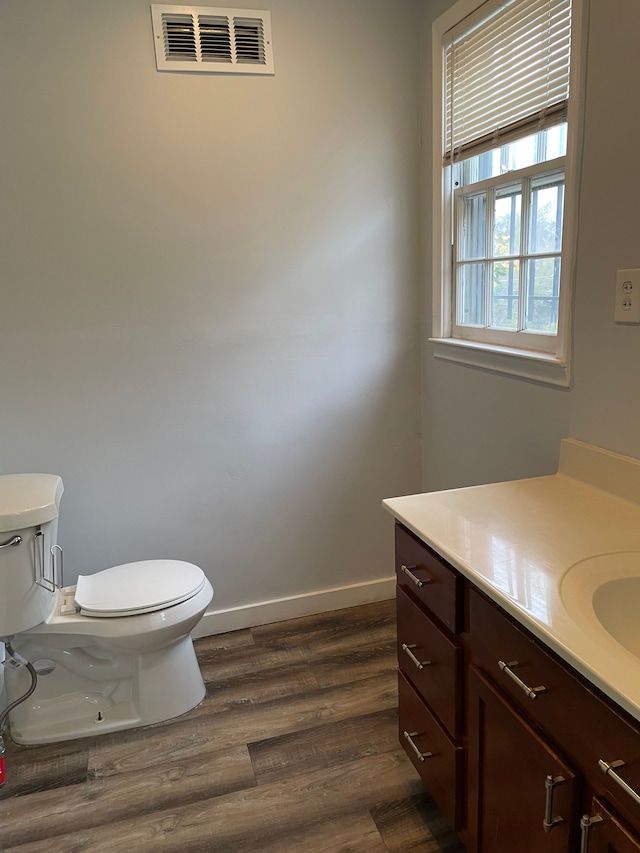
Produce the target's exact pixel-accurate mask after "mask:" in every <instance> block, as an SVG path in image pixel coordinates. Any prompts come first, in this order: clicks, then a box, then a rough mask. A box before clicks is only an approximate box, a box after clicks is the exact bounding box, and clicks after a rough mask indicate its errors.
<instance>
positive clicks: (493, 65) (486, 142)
mask: <svg viewBox="0 0 640 853" xmlns="http://www.w3.org/2000/svg"><path fill="white" fill-rule="evenodd" d="M580 11H581V0H506V2H505V0H488V2H484V3H480V2H479V0H460V2H458V3H456V4H455V5H454V6H453V7H452V8H451V9H450V10H449V11H448V12H447V13H446V14H445V15H444V16H442V18H440V19H438V21H436V22H435V24H434V96H435V97H434V104H435V111H434V330H433V337H432V339H431V340H432V343H433V346H434V352H435V355H436V356H438V357H441V358H447V359H449V360H453V361H459V362H463V363H470V364H475V365H478V366H482V367H486V368H488V369H492V370H499V371H503V372H507V373H512V374H516V375H522V376H525V377H527V378H531V379H537V380H540V381H544V382H550V383H552V384H557V385H568V384H569V379H570V373H569V363H568V354H569V328H570V326H569V316H568V313H569V308H570V296H571V279H572V259H573V245H574V243H575V208H576V198H575V195H576V192H575V191H576V187H577V185H578V181H577V179H576V175H577V159H578V157H577V154H578V151H579V146H578V141H579V136H580V135H579V133H578V114H579V109H578V108H579V103H578V101H579V99H578V97H577V96H576V92H579V91H580V87H579V86H578V85H577V84H576V80H577V79H579V77H578V75H579V73H580V69H579V68H578V65H579V64H580V62H579V59H580V56H579V52H578V49H577V48H578V41H579V39H578V35H579V29H580V28H579V26H577V21H578V17H579V15H580ZM438 189H440V192H438ZM438 285H440V286H439V287H438Z"/></svg>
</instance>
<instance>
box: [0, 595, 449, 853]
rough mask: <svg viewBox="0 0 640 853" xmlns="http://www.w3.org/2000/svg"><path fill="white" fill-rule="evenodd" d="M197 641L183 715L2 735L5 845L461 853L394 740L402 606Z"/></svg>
mask: <svg viewBox="0 0 640 853" xmlns="http://www.w3.org/2000/svg"><path fill="white" fill-rule="evenodd" d="M195 646H196V651H197V654H198V659H199V661H200V665H201V668H202V673H203V677H204V680H205V682H206V685H207V695H206V697H205V699H204V701H203V702H202V703H201V704H200V705H199V706H198V707H197V708H194V709H193V710H192V711H190V712H189V713H188V714H185V715H184V716H182V717H180V718H178V719H176V720H172V721H170V722H167V723H161V724H157V725H154V726H148V727H146V728H140V729H134V730H131V731H125V732H118V733H116V734H106V735H102V736H97V737H95V738H85V739H82V740H75V741H66V742H63V743H58V744H47V745H44V746H37V747H21V746H17V745H15V744H13V743H7V744H6V746H7V755H6V764H7V783H6V785H5V786H4V787H3V788H1V789H0V850H1V851H3V853H80V851H82V853H214V851H215V853H401V851H421V853H464V851H463V848H462V847H461V846H460V845H459V844H458V842H457V841H456V839H455V836H454V835H453V834H452V833H451V832H450V831H449V829H448V828H447V826H446V825H445V823H444V822H443V820H442V818H441V816H440V814H439V813H438V810H437V808H436V807H435V805H434V803H433V802H432V801H431V800H430V798H429V797H428V795H427V794H426V793H425V792H424V789H423V787H422V784H421V782H420V780H419V778H418V776H417V774H416V772H415V770H414V769H413V767H412V765H411V763H410V762H409V759H408V758H407V757H406V756H405V754H404V752H403V751H402V750H401V748H400V746H399V744H398V737H397V731H396V728H397V711H396V708H397V696H396V672H395V664H396V658H395V655H396V652H395V612H394V602H393V601H385V602H379V603H374V604H367V605H364V606H362V607H355V608H350V609H347V610H339V611H335V612H332V613H325V614H322V615H319V616H309V617H304V618H301V619H294V620H291V621H289V622H279V623H276V624H273V625H265V626H261V627H258V628H252V629H247V630H242V631H234V632H232V633H229V634H221V635H217V636H213V637H206V638H203V639H200V640H196V643H195Z"/></svg>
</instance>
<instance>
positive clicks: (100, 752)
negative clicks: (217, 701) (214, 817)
mask: <svg viewBox="0 0 640 853" xmlns="http://www.w3.org/2000/svg"><path fill="white" fill-rule="evenodd" d="M396 706H397V684H396V677H395V674H393V673H389V674H383V675H381V676H377V677H375V678H370V679H366V680H364V681H361V682H358V683H357V685H353V684H347V685H342V686H340V687H330V688H322V689H319V690H313V691H310V692H309V693H306V694H304V695H302V696H296V697H294V698H293V699H291V700H289V699H286V698H284V699H278V700H275V701H273V702H265V703H262V704H260V705H248V706H241V707H239V708H237V709H236V710H234V712H233V713H228V714H221V715H220V716H218V717H215V719H214V720H211V719H210V718H202V719H200V718H196V719H190V718H189V715H188V714H187V715H185V716H184V717H180V718H179V719H178V720H177V721H173V722H172V723H168V724H165V725H164V726H158V727H152V726H149V727H148V728H146V729H138V730H137V731H136V733H135V736H133V735H132V736H130V738H127V749H126V750H123V749H122V746H121V744H120V743H118V741H110V742H106V743H105V742H103V741H101V740H100V739H96V741H95V744H94V745H93V746H92V747H91V749H90V751H89V760H88V767H89V771H90V772H91V771H93V772H94V773H99V774H101V775H111V774H113V773H121V772H123V771H130V770H134V769H136V768H138V769H142V768H145V767H150V766H152V765H154V764H158V763H162V762H164V761H165V760H166V755H167V748H168V743H169V744H170V747H169V748H170V750H171V754H172V755H176V756H178V757H194V758H196V757H197V756H198V754H199V753H200V752H201V751H202V750H205V749H206V750H212V749H213V750H221V749H228V748H230V747H233V746H238V745H240V744H248V743H253V742H254V741H258V740H264V739H266V738H271V737H277V736H279V735H284V734H289V733H291V732H295V731H301V730H304V729H310V728H314V727H315V726H319V725H322V724H324V723H327V722H330V721H340V720H348V719H350V718H351V717H357V716H361V715H363V714H367V713H371V712H376V711H384V710H388V709H389V708H395V707H396Z"/></svg>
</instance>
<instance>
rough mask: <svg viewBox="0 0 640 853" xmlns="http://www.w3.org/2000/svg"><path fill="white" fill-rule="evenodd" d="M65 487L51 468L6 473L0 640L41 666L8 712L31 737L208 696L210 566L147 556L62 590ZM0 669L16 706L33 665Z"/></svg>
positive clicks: (0, 528) (0, 513)
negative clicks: (204, 635) (203, 650)
mask: <svg viewBox="0 0 640 853" xmlns="http://www.w3.org/2000/svg"><path fill="white" fill-rule="evenodd" d="M62 491H63V485H62V480H61V479H60V477H58V476H55V475H52V474H6V475H2V476H0V642H2V641H4V642H8V643H10V644H11V647H12V648H13V650H14V651H15V652H16V653H18V655H20V656H22V657H23V658H24V659H26V660H27V661H29V662H30V663H31V664H33V666H34V667H35V669H36V671H37V672H38V682H37V687H36V690H35V692H34V693H32V695H31V696H29V698H28V699H27V700H26V701H24V702H22V703H21V704H19V705H18V706H17V707H15V708H14V709H13V710H12V711H11V714H10V716H9V720H10V726H11V736H12V738H13V739H14V740H15V741H16V742H17V743H23V744H38V743H49V742H52V741H58V740H69V739H71V738H78V737H85V736H87V735H95V734H98V733H101V732H111V731H116V730H118V729H127V728H133V727H134V726H143V725H148V724H150V723H157V722H161V721H163V720H168V719H171V718H172V717H177V716H178V715H180V714H184V713H186V712H187V711H189V710H190V709H191V708H193V707H194V706H195V705H197V704H198V703H199V702H201V701H202V699H203V698H204V694H205V687H204V683H203V680H202V675H201V673H200V669H199V666H198V662H197V660H196V656H195V652H194V650H193V643H192V640H191V636H190V634H191V631H192V630H193V629H194V627H195V626H196V624H197V623H198V622H199V621H200V619H201V618H202V615H203V613H204V612H205V610H206V608H207V607H208V605H209V603H210V602H211V599H212V598H213V589H212V587H211V584H210V583H209V581H208V580H207V578H206V577H205V575H204V572H203V571H202V570H201V569H199V568H198V567H197V566H194V565H193V564H191V563H184V562H181V561H178V560H145V561H144V562H139V563H127V564H125V565H122V566H115V567H113V568H110V569H105V570H104V571H101V572H97V573H96V574H92V575H85V576H83V575H80V576H79V577H78V583H77V585H76V586H70V587H63V586H62V583H63V581H62V572H63V568H62V550H61V549H60V546H59V545H58V544H57V540H56V537H57V527H58V508H59V505H60V498H61V496H62ZM0 648H1V647H0ZM0 659H1V658H0ZM4 674H5V688H6V693H7V696H8V701H7V704H8V703H10V702H13V701H14V700H16V699H17V698H18V697H20V696H22V695H23V694H24V693H26V692H27V690H28V688H29V685H30V684H31V676H30V674H29V671H28V670H27V668H26V667H25V666H20V667H18V668H16V669H12V668H11V667H5V669H4ZM1 711H2V708H1V707H0V712H1Z"/></svg>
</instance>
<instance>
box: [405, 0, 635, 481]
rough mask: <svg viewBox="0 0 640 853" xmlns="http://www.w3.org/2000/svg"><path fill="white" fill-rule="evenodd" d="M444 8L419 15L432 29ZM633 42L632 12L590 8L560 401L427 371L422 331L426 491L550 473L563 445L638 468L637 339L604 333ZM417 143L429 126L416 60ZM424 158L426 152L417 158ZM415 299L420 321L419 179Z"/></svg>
mask: <svg viewBox="0 0 640 853" xmlns="http://www.w3.org/2000/svg"><path fill="white" fill-rule="evenodd" d="M451 5H453V3H449V2H447V0H439V2H438V1H437V0H434V2H432V3H425V4H424V6H423V32H424V38H423V42H424V44H425V45H426V46H427V53H428V50H429V48H430V41H429V38H430V26H431V21H432V20H433V19H434V18H435V17H437V16H438V15H439V14H441V13H442V12H443V11H444V10H445V9H446V8H448V7H449V6H451ZM639 31H640V4H638V3H637V2H635V0H606V2H604V0H591V20H590V28H589V44H588V76H587V89H586V114H585V136H584V156H583V173H582V180H581V186H580V197H581V203H580V214H579V239H578V257H577V270H576V282H575V307H574V311H575V315H574V358H573V368H574V382H573V387H572V388H571V389H570V390H568V391H567V390H560V389H556V388H550V387H544V386H542V385H537V384H534V383H531V382H526V381H522V380H518V379H513V378H509V377H505V376H499V375H493V374H490V373H485V372H482V371H479V370H476V369H473V368H469V367H464V366H460V365H453V364H448V363H445V362H441V361H437V360H436V359H435V358H434V357H433V354H432V352H431V349H430V347H429V345H428V343H427V338H428V335H429V332H430V324H429V323H426V324H425V329H424V339H425V347H424V356H423V372H424V382H423V388H424V397H423V430H424V454H423V469H424V486H425V488H426V489H428V490H430V489H440V488H451V487H456V486H464V485H470V484H476V483H481V482H491V481H499V480H504V479H515V478H518V477H529V476H534V475H539V474H546V473H551V472H553V471H555V470H556V466H557V460H558V451H559V444H560V440H561V439H562V438H563V437H565V436H572V437H574V438H577V439H580V440H582V441H586V442H589V443H593V444H597V445H600V446H603V447H606V448H609V449H611V450H614V451H617V452H620V453H625V454H628V455H632V456H636V457H640V379H639V378H638V376H637V375H636V368H637V366H638V365H640V327H638V326H628V327H625V326H620V325H615V324H614V321H613V311H614V294H615V278H616V270H617V269H619V268H620V269H621V268H626V267H640V212H639V211H640V207H639V205H638V187H639V186H640V159H639V158H638V153H637V152H638V145H637V140H638V139H639V138H640V111H639V110H638V109H637V104H638V92H639V91H640V63H638V60H637V50H636V49H635V47H634V38H635V36H636V34H637V33H638V32H639ZM424 63H425V64H424V67H425V73H424V74H423V78H424V84H425V88H424V92H423V116H424V123H425V129H424V134H423V135H424V138H425V141H426V142H427V145H428V139H429V136H428V128H427V125H428V123H429V121H430V118H429V117H430V116H431V102H430V98H431V92H430V88H429V86H430V82H429V80H428V69H429V67H430V58H429V56H428V55H426V54H425V57H424ZM428 156H429V152H427V157H428ZM425 185H426V186H425V193H424V219H425V228H424V231H423V233H424V234H425V235H426V236H425V241H424V246H423V248H424V251H423V274H422V278H423V281H424V283H425V287H424V290H423V299H424V307H425V314H427V313H428V311H429V310H430V304H431V281H430V266H429V261H430V239H429V235H430V231H429V218H430V208H429V205H430V193H431V188H430V185H429V178H428V176H427V177H426V178H425Z"/></svg>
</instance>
